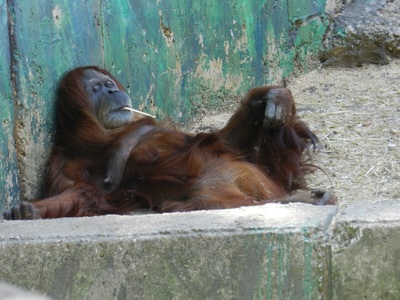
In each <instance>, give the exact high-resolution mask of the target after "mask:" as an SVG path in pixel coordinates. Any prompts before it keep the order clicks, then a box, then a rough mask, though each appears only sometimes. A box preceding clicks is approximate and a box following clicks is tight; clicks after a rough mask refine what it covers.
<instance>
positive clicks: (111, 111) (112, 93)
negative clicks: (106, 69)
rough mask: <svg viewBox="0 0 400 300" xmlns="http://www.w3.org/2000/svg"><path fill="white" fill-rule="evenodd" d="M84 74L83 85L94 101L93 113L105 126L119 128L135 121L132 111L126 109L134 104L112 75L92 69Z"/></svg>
mask: <svg viewBox="0 0 400 300" xmlns="http://www.w3.org/2000/svg"><path fill="white" fill-rule="evenodd" d="M83 74H84V76H83V87H84V89H85V91H86V93H87V95H88V97H89V99H90V101H91V102H92V105H93V113H94V114H95V116H96V117H97V119H98V120H99V122H100V123H101V125H102V126H104V128H106V129H113V128H118V127H121V126H124V125H126V124H128V123H130V122H132V121H133V114H132V112H130V111H128V110H124V108H125V107H129V108H130V107H131V106H132V101H131V98H130V97H129V96H128V94H126V93H125V92H123V91H120V90H119V88H118V86H117V85H116V84H115V82H114V81H113V80H112V79H111V78H110V77H108V76H107V75H104V74H102V73H100V72H97V71H95V70H92V69H88V70H85V71H84V73H83Z"/></svg>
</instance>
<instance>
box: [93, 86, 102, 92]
mask: <svg viewBox="0 0 400 300" xmlns="http://www.w3.org/2000/svg"><path fill="white" fill-rule="evenodd" d="M100 90H101V87H100V85H98V84H96V85H94V86H93V87H92V91H93V92H94V93H98V92H100Z"/></svg>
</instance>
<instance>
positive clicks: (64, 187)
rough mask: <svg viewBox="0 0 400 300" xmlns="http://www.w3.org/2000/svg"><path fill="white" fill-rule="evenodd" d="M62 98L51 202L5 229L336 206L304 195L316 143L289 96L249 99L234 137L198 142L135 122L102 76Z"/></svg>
mask: <svg viewBox="0 0 400 300" xmlns="http://www.w3.org/2000/svg"><path fill="white" fill-rule="evenodd" d="M57 98H58V99H57V101H58V103H57V125H56V126H57V128H56V139H55V145H54V148H53V150H52V154H51V157H50V165H49V170H48V174H47V179H46V182H45V195H44V199H43V200H38V201H34V202H22V203H21V204H20V205H17V206H14V207H13V208H12V209H11V210H10V211H5V212H4V218H5V219H36V218H60V217H79V216H93V215H104V214H126V213H129V212H131V211H134V210H135V209H138V208H150V209H152V210H154V211H156V212H174V211H191V210H201V209H219V208H233V207H240V206H250V205H260V204H264V203H271V202H281V203H288V202H305V203H311V204H318V205H323V204H333V203H334V198H333V197H332V196H331V195H330V194H329V193H327V192H326V193H325V192H320V191H318V192H312V191H309V192H304V190H303V192H301V191H296V190H298V189H304V188H305V182H304V181H305V180H304V176H305V175H306V174H307V173H308V172H309V168H308V167H307V166H306V165H305V164H304V163H303V159H302V154H303V152H304V150H305V149H306V148H307V147H308V145H309V144H313V145H315V143H316V142H317V138H316V136H315V135H314V134H313V133H312V132H311V131H310V129H309V128H308V127H307V126H306V125H305V124H304V123H303V122H302V121H301V120H299V119H298V117H297V115H296V109H295V104H294V100H293V98H292V95H291V93H290V91H289V90H288V89H286V88H284V87H279V86H266V87H259V88H254V89H252V90H250V92H249V93H248V94H247V95H246V96H245V97H244V99H243V100H242V102H241V105H240V107H239V108H238V110H237V111H236V112H235V113H234V114H233V116H232V117H231V118H230V120H229V121H228V123H227V125H226V126H225V127H223V128H222V129H221V130H219V131H216V132H213V133H199V134H196V135H194V134H187V133H183V132H180V131H178V130H176V129H173V128H168V127H166V126H161V125H160V124H157V123H156V122H155V121H154V120H153V119H152V118H150V117H144V118H135V117H134V114H133V113H132V112H131V111H130V110H129V108H130V107H131V105H132V104H131V99H130V98H129V96H128V95H127V94H126V93H125V91H124V89H123V87H122V86H121V84H120V83H119V82H118V81H117V80H116V79H115V78H114V77H113V76H112V75H111V74H110V73H109V72H107V71H106V70H103V69H101V68H98V67H95V66H89V67H80V68H76V69H74V70H72V71H70V72H69V73H67V75H66V76H65V77H64V78H63V79H62V80H61V82H60V85H59V88H58V96H57Z"/></svg>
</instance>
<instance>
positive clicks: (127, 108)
mask: <svg viewBox="0 0 400 300" xmlns="http://www.w3.org/2000/svg"><path fill="white" fill-rule="evenodd" d="M122 109H123V110H129V111H132V112H135V113H138V114H142V115H145V116H148V117H152V118H154V119H155V118H156V116H153V115H150V114H147V113H145V112H142V111H140V110H136V109H133V108H130V107H127V106H125V107H123V108H122Z"/></svg>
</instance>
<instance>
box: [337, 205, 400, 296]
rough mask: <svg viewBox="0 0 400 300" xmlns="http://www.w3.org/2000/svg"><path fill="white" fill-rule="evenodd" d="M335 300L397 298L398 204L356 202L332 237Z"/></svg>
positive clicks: (399, 264)
mask: <svg viewBox="0 0 400 300" xmlns="http://www.w3.org/2000/svg"><path fill="white" fill-rule="evenodd" d="M331 245H332V249H333V258H332V265H333V279H334V281H333V283H334V286H333V290H334V299H400V202H398V201H397V202H396V201H393V202H391V201H385V202H367V203H366V202H359V203H356V204H353V205H351V206H349V207H347V208H346V209H344V210H343V212H341V214H340V216H339V217H338V218H337V220H336V223H335V225H334V227H333V231H332V236H331Z"/></svg>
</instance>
